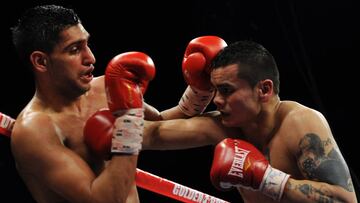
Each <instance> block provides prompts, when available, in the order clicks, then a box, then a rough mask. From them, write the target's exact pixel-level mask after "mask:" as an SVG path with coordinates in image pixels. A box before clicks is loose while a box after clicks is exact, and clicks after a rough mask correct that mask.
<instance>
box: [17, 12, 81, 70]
mask: <svg viewBox="0 0 360 203" xmlns="http://www.w3.org/2000/svg"><path fill="white" fill-rule="evenodd" d="M79 23H81V20H80V18H79V17H78V16H77V14H76V13H75V12H74V10H73V9H69V8H64V7H62V6H58V5H42V6H36V7H33V8H30V9H28V10H26V11H25V12H24V14H23V15H22V16H21V17H20V18H19V20H18V22H17V24H16V25H15V26H14V27H12V28H11V31H12V39H13V43H14V46H15V49H16V51H17V53H18V55H19V57H20V58H21V59H22V60H23V61H24V62H25V63H29V61H28V58H29V55H30V54H31V53H32V52H33V51H36V50H38V51H43V52H46V53H51V52H52V51H53V48H54V47H55V45H56V44H57V43H58V42H59V40H60V35H59V34H60V32H61V31H63V30H64V29H66V28H68V27H71V26H74V25H77V24H79Z"/></svg>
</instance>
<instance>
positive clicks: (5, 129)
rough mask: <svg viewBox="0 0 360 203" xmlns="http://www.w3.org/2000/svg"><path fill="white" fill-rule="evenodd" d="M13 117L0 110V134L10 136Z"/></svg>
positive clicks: (13, 122)
mask: <svg viewBox="0 0 360 203" xmlns="http://www.w3.org/2000/svg"><path fill="white" fill-rule="evenodd" d="M14 124H15V119H13V118H11V117H10V116H7V115H5V114H3V113H1V112H0V134H1V135H5V136H7V137H10V135H11V130H12V128H13V126H14Z"/></svg>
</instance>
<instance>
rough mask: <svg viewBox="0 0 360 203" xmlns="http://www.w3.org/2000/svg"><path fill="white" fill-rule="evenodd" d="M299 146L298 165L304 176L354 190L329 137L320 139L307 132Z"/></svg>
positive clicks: (347, 172)
mask: <svg viewBox="0 0 360 203" xmlns="http://www.w3.org/2000/svg"><path fill="white" fill-rule="evenodd" d="M299 148H300V153H299V155H298V165H299V167H300V170H301V171H302V173H303V174H304V176H305V177H307V178H309V179H310V180H317V181H323V182H327V183H329V184H332V185H339V186H341V187H343V188H344V189H346V190H348V191H350V192H352V191H354V187H353V185H352V182H351V177H350V173H349V170H348V168H347V165H346V163H345V160H344V159H343V158H342V156H341V154H340V152H339V151H338V150H337V149H335V145H334V144H333V143H332V141H331V139H330V138H328V139H326V140H321V138H320V137H319V136H318V135H317V134H314V133H309V134H306V135H305V136H304V137H303V138H302V139H301V140H300V142H299Z"/></svg>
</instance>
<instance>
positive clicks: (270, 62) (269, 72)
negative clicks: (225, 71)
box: [211, 41, 280, 94]
mask: <svg viewBox="0 0 360 203" xmlns="http://www.w3.org/2000/svg"><path fill="white" fill-rule="evenodd" d="M232 64H237V65H238V68H239V72H238V77H239V78H241V79H244V80H246V81H247V82H248V83H249V84H250V85H251V87H255V85H256V84H257V83H258V82H259V81H261V80H265V79H270V80H272V81H273V84H274V92H275V93H276V94H279V92H280V87H279V86H280V79H279V70H278V68H277V65H276V62H275V59H274V57H273V56H272V55H271V53H270V52H269V51H268V50H266V49H265V48H264V47H263V46H262V45H260V44H258V43H256V42H253V41H238V42H235V43H232V44H230V45H229V46H227V47H225V48H224V49H223V50H221V51H220V52H219V53H218V55H217V56H216V57H215V58H214V60H213V61H212V64H211V68H212V69H216V68H221V67H225V66H228V65H232Z"/></svg>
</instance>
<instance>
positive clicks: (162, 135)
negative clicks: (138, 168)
mask: <svg viewBox="0 0 360 203" xmlns="http://www.w3.org/2000/svg"><path fill="white" fill-rule="evenodd" d="M237 131H238V130H237V129H234V128H226V127H224V126H223V125H222V124H221V118H220V114H219V112H216V111H214V112H207V113H205V114H203V115H201V116H195V117H191V118H188V119H173V120H164V121H145V128H144V135H143V138H144V139H143V149H151V150H153V149H154V150H168V149H184V148H192V147H199V146H205V145H215V144H216V143H218V142H220V141H221V140H222V139H224V138H226V137H233V136H235V135H237V134H238V133H237Z"/></svg>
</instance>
